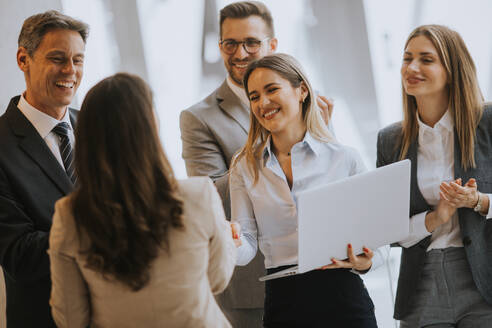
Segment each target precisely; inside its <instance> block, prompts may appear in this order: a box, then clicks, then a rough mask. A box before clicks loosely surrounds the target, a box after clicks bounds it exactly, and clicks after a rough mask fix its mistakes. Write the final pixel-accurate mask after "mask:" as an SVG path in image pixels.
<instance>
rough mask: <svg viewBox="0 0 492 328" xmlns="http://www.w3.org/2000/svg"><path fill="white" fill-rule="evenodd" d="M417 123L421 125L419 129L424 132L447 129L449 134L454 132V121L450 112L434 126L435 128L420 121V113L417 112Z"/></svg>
mask: <svg viewBox="0 0 492 328" xmlns="http://www.w3.org/2000/svg"><path fill="white" fill-rule="evenodd" d="M417 122H418V125H419V129H420V130H423V131H432V130H437V129H443V128H444V129H445V130H447V131H448V132H453V128H454V120H453V117H452V116H451V113H450V111H449V109H448V110H446V112H445V113H444V115H443V116H442V117H441V119H440V120H439V121H438V122H437V123H436V124H435V125H434V128H431V127H430V126H428V125H427V124H425V123H424V122H422V121H421V120H420V116H419V112H418V111H417Z"/></svg>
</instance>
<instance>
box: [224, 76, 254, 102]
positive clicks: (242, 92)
mask: <svg viewBox="0 0 492 328" xmlns="http://www.w3.org/2000/svg"><path fill="white" fill-rule="evenodd" d="M226 82H227V85H228V86H229V88H231V90H232V92H234V94H235V95H236V96H237V97H238V98H239V100H241V102H242V103H243V105H244V106H246V108H248V109H249V98H248V96H247V95H246V91H245V90H244V88H242V87H240V86H238V85H236V84H235V83H234V82H232V79H231V76H230V75H227V78H226Z"/></svg>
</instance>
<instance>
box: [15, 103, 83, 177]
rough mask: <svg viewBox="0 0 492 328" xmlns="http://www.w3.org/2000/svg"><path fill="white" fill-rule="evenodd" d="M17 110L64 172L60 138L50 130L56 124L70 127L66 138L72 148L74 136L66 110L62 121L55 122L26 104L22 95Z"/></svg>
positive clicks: (55, 120)
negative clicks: (63, 123) (41, 139)
mask: <svg viewBox="0 0 492 328" xmlns="http://www.w3.org/2000/svg"><path fill="white" fill-rule="evenodd" d="M17 108H19V110H20V111H21V112H22V114H24V116H25V117H26V118H27V119H28V120H29V122H31V124H32V126H34V128H35V129H36V131H38V133H39V135H40V136H41V138H43V140H44V142H46V145H47V146H48V148H49V149H50V150H51V152H52V153H53V155H54V156H55V158H56V160H57V161H58V163H60V165H61V167H62V168H63V170H65V166H64V165H63V159H62V157H61V154H60V137H59V136H58V135H57V134H56V133H54V132H53V131H52V130H53V129H54V127H55V126H56V125H57V124H58V123H61V122H65V123H67V124H68V126H69V127H70V133H69V136H68V138H69V139H70V144H71V145H72V147H73V145H74V135H73V128H72V124H71V123H70V114H69V110H68V108H67V110H66V111H65V115H63V117H62V119H61V120H57V119H55V118H53V117H51V116H49V115H48V114H45V113H43V112H42V111H40V110H38V109H36V108H34V107H33V106H31V104H29V103H28V102H27V100H26V98H24V95H21V97H20V99H19V103H18V104H17Z"/></svg>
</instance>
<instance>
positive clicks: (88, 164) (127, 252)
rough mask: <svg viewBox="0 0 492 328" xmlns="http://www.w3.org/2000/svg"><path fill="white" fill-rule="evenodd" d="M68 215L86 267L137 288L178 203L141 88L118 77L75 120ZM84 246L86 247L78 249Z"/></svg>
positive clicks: (93, 93)
mask: <svg viewBox="0 0 492 328" xmlns="http://www.w3.org/2000/svg"><path fill="white" fill-rule="evenodd" d="M75 136H76V140H77V142H76V144H75V168H76V172H77V175H78V180H77V183H78V186H77V189H76V190H75V192H74V194H73V198H72V202H73V203H72V206H73V214H74V218H75V223H76V226H77V230H78V232H79V236H80V238H81V241H82V243H81V245H84V247H82V250H81V254H83V255H85V256H86V258H87V267H88V268H90V269H93V270H95V271H98V272H101V273H102V274H103V275H104V276H105V277H106V278H108V279H109V278H110V277H111V278H115V279H116V280H118V281H120V282H122V283H123V284H125V285H127V286H128V287H129V288H131V289H132V290H139V289H141V288H142V287H144V286H145V285H146V284H147V282H148V280H149V278H150V275H149V270H150V266H151V263H152V261H153V259H155V258H156V257H157V256H158V252H159V249H160V248H163V249H165V250H167V251H168V250H169V245H168V243H169V240H168V234H169V231H170V230H171V229H172V228H181V227H182V226H183V225H182V218H181V216H182V213H183V203H182V201H181V199H180V197H179V195H178V187H177V182H176V180H175V178H174V175H173V171H172V169H171V165H170V164H169V162H168V160H167V158H166V156H165V154H164V151H163V149H162V146H161V142H160V140H159V134H158V130H157V126H156V121H155V116H154V112H153V106H152V94H151V91H150V89H149V87H148V86H147V84H146V83H145V82H144V81H143V80H142V79H141V78H139V77H137V76H135V75H130V74H125V73H119V74H116V75H113V76H110V77H108V78H106V79H104V80H102V81H101V82H99V83H98V84H96V85H95V86H94V87H93V88H92V89H90V90H89V92H88V93H87V95H86V97H85V99H84V102H83V104H82V109H81V111H80V114H79V116H78V121H77V128H76V133H75ZM86 245H87V247H85V246H86Z"/></svg>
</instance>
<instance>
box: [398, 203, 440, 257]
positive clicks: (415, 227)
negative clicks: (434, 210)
mask: <svg viewBox="0 0 492 328" xmlns="http://www.w3.org/2000/svg"><path fill="white" fill-rule="evenodd" d="M427 213H428V212H427V211H426V212H422V213H419V214H415V215H414V216H412V217H411V218H410V227H409V228H410V229H409V235H408V237H407V238H406V239H404V240H402V241H400V242H399V244H400V245H401V246H403V247H405V248H409V247H412V246H413V245H415V244H417V243H418V242H419V241H421V240H422V239H424V238H425V237H427V236H429V235H431V234H432V233H430V232H429V231H427V228H426V227H425V216H426V215H427Z"/></svg>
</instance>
